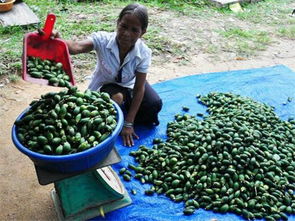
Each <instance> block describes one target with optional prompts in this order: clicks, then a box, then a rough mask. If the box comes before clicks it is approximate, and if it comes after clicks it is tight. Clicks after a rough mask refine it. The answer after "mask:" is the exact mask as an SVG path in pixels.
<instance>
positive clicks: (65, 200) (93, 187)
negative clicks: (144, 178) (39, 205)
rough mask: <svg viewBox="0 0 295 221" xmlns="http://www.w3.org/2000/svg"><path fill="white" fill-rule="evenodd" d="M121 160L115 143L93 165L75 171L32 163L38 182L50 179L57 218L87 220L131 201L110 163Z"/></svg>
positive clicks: (42, 183)
mask: <svg viewBox="0 0 295 221" xmlns="http://www.w3.org/2000/svg"><path fill="white" fill-rule="evenodd" d="M120 161H121V157H120V155H119V154H118V152H117V150H116V148H115V147H113V149H112V150H111V152H110V153H109V155H108V156H107V157H106V158H105V159H104V160H102V161H100V162H99V163H97V164H96V165H95V166H94V167H92V168H90V169H87V170H86V171H83V172H79V173H70V174H69V173H67V174H65V173H58V172H52V171H48V170H45V169H43V168H39V167H38V166H36V165H35V169H36V173H37V177H38V181H39V183H40V184H41V185H47V184H49V183H54V189H53V190H52V191H51V198H52V200H53V203H54V207H55V211H56V213H57V217H58V219H59V220H66V221H68V220H87V219H91V218H95V217H97V219H99V216H101V217H104V214H105V213H107V212H110V211H113V210H116V209H119V208H122V207H124V206H127V205H129V204H131V202H132V201H131V198H130V196H129V194H128V192H127V191H126V189H125V187H124V185H123V184H122V182H121V181H120V178H119V177H118V175H117V174H116V172H115V171H114V170H113V169H112V168H111V166H110V165H112V164H115V163H118V162H120Z"/></svg>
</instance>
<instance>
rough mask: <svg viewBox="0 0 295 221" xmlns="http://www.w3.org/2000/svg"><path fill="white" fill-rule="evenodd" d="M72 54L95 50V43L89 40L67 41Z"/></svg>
mask: <svg viewBox="0 0 295 221" xmlns="http://www.w3.org/2000/svg"><path fill="white" fill-rule="evenodd" d="M65 42H66V44H67V46H68V48H69V52H70V54H80V53H86V52H90V51H92V50H93V47H94V46H93V42H92V41H91V40H89V39H87V40H84V41H72V40H65Z"/></svg>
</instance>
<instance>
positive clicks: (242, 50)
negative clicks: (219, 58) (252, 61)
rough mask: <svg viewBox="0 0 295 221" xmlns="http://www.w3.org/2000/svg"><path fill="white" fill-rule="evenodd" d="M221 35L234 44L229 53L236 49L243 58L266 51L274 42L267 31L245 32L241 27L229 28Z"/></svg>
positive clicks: (231, 45)
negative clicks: (267, 46)
mask: <svg viewBox="0 0 295 221" xmlns="http://www.w3.org/2000/svg"><path fill="white" fill-rule="evenodd" d="M220 34H221V35H222V36H223V37H225V38H226V39H228V40H230V41H231V42H232V44H230V47H231V49H230V48H229V49H228V51H234V50H233V49H236V50H237V53H238V55H242V56H250V55H254V54H255V53H256V52H257V51H262V50H265V49H266V45H268V44H270V43H271V41H272V40H271V37H270V34H269V33H268V32H266V31H257V30H243V29H241V28H239V27H232V28H229V29H228V30H226V31H222V32H220Z"/></svg>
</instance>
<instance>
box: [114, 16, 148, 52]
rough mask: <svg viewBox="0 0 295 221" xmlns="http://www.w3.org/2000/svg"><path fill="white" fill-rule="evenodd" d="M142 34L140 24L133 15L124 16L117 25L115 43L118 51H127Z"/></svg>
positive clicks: (143, 31)
mask: <svg viewBox="0 0 295 221" xmlns="http://www.w3.org/2000/svg"><path fill="white" fill-rule="evenodd" d="M144 33H145V30H142V29H141V23H140V21H139V19H138V18H137V17H136V16H135V15H132V14H126V15H124V16H123V17H122V19H121V20H120V21H118V24H117V41H118V43H119V47H120V49H123V50H129V49H130V48H132V47H133V46H134V45H135V43H136V41H137V39H138V38H140V37H141V36H142V35H143V34H144Z"/></svg>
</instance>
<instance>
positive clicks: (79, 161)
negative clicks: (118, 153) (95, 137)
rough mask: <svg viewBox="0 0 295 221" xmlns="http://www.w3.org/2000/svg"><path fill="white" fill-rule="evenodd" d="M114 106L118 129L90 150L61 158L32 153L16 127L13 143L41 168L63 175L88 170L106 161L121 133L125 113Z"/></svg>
mask: <svg viewBox="0 0 295 221" xmlns="http://www.w3.org/2000/svg"><path fill="white" fill-rule="evenodd" d="M113 105H114V107H115V109H116V111H117V126H116V128H115V129H114V131H113V133H112V134H110V136H109V137H108V138H107V139H105V140H104V141H103V142H101V143H99V144H98V145H97V146H95V147H92V148H89V149H88V150H85V151H82V152H79V153H74V154H69V155H60V156H58V155H45V154H40V153H37V152H34V151H31V150H30V149H28V148H27V147H25V146H24V145H22V144H21V142H20V141H19V139H18V137H17V126H16V125H13V127H12V141H13V143H14V145H15V146H16V147H17V149H18V150H20V151H21V152H22V153H24V154H25V155H27V156H28V157H29V158H30V159H31V160H32V161H33V162H34V164H35V165H37V166H38V167H40V168H43V169H46V170H49V171H55V172H62V173H74V172H81V171H84V170H87V169H89V168H91V167H93V166H95V165H96V164H97V163H99V162H100V161H102V160H103V159H105V157H106V156H107V155H108V154H109V153H110V152H111V150H112V148H113V147H114V144H115V142H116V139H117V137H118V135H119V134H120V132H121V129H122V127H123V118H124V117H123V113H122V111H121V108H120V107H119V106H118V105H117V104H116V103H115V102H113ZM28 110H29V108H28V109H26V110H25V111H23V112H22V113H21V114H20V115H19V116H18V117H17V120H19V119H22V118H23V117H24V115H25V114H26V113H27V111H28Z"/></svg>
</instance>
